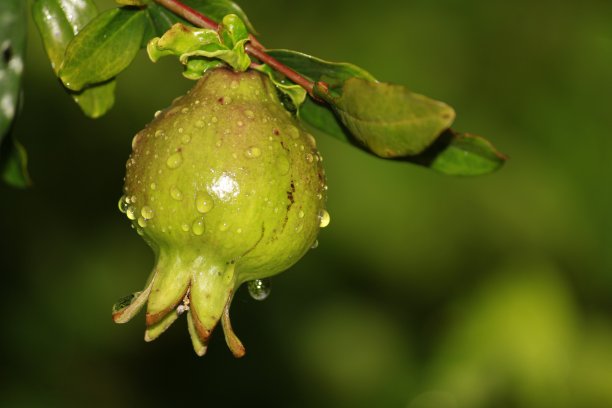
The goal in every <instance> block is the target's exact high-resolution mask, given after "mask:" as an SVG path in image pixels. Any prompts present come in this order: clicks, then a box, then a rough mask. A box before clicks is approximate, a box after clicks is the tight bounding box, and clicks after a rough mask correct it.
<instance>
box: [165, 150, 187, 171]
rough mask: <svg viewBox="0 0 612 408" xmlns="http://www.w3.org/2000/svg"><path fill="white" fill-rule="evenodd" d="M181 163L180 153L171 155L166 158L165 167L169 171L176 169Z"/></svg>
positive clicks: (181, 156)
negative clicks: (169, 169)
mask: <svg viewBox="0 0 612 408" xmlns="http://www.w3.org/2000/svg"><path fill="white" fill-rule="evenodd" d="M182 163H183V155H182V154H181V152H176V153H173V154H171V155H170V157H168V160H167V161H166V165H167V166H168V167H169V168H171V169H176V168H178V167H179V166H180V165H181V164H182Z"/></svg>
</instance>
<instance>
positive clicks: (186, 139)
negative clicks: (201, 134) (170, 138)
mask: <svg viewBox="0 0 612 408" xmlns="http://www.w3.org/2000/svg"><path fill="white" fill-rule="evenodd" d="M181 142H183V144H188V143H189V142H191V136H189V135H188V134H184V135H183V137H182V138H181Z"/></svg>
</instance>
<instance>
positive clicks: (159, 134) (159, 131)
mask: <svg viewBox="0 0 612 408" xmlns="http://www.w3.org/2000/svg"><path fill="white" fill-rule="evenodd" d="M164 134H165V132H164V131H163V130H161V129H159V130H156V131H155V137H160V136H163V135H164Z"/></svg>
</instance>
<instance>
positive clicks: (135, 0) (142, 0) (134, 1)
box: [115, 0, 148, 6]
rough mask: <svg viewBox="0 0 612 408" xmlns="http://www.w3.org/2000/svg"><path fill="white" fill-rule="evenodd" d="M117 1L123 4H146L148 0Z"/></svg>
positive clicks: (116, 0) (116, 1)
mask: <svg viewBox="0 0 612 408" xmlns="http://www.w3.org/2000/svg"><path fill="white" fill-rule="evenodd" d="M115 3H117V4H119V5H121V6H144V5H145V4H147V3H148V0H115Z"/></svg>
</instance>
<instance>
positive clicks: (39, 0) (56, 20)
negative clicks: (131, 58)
mask: <svg viewBox="0 0 612 408" xmlns="http://www.w3.org/2000/svg"><path fill="white" fill-rule="evenodd" d="M97 14H98V10H97V8H96V6H95V4H94V3H93V2H92V1H91V0H36V1H35V2H34V3H33V4H32V17H33V19H34V23H35V24H36V27H37V28H38V31H39V33H40V36H41V38H42V41H43V45H44V47H45V51H46V52H47V56H48V57H49V60H50V61H51V67H52V68H53V71H54V72H55V74H56V75H57V74H58V73H59V69H60V67H61V66H62V62H63V61H64V54H65V52H66V48H67V47H68V44H69V43H70V41H71V40H72V39H73V38H74V36H75V35H76V34H77V33H78V32H79V31H81V30H82V29H83V27H85V26H86V25H87V24H88V23H89V22H90V21H91V20H92V19H94V18H95V17H96V15H97ZM114 90H115V81H108V82H107V83H103V84H99V85H95V86H92V87H89V88H87V89H84V90H83V91H81V92H74V91H71V90H69V89H66V91H67V92H68V93H69V94H70V95H71V96H72V98H73V99H74V100H75V102H76V103H77V104H78V105H79V106H80V107H81V109H82V110H83V113H85V114H86V115H87V116H89V117H92V118H97V117H100V116H102V115H104V114H105V113H106V112H108V110H109V109H110V108H111V107H112V106H113V104H114V101H115V96H114Z"/></svg>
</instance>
